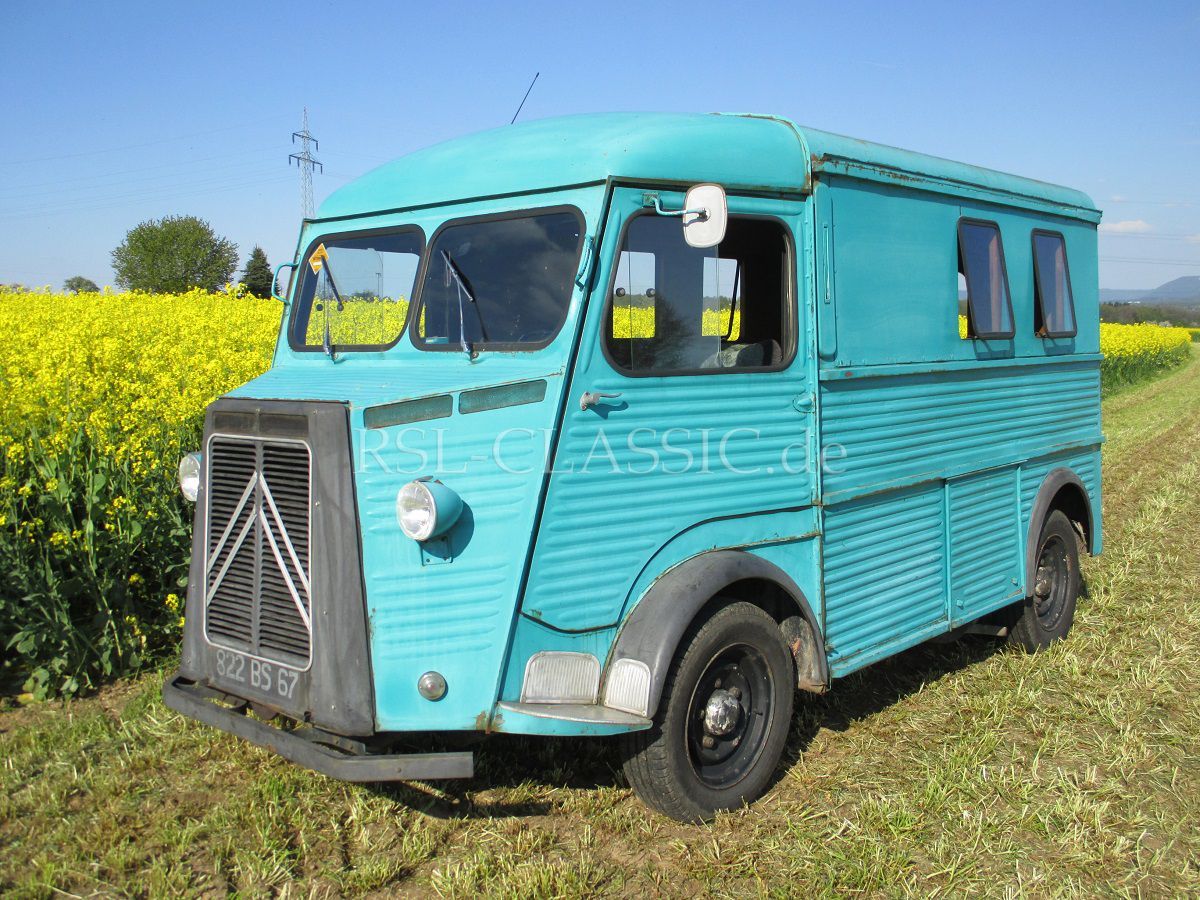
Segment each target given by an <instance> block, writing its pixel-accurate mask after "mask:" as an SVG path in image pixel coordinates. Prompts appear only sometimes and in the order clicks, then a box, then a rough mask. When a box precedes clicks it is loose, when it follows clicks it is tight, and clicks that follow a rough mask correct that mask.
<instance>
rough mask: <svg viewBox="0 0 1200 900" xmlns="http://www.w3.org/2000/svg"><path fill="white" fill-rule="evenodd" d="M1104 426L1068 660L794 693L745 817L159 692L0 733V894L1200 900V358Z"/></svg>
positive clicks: (931, 663)
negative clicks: (396, 750) (771, 768)
mask: <svg viewBox="0 0 1200 900" xmlns="http://www.w3.org/2000/svg"><path fill="white" fill-rule="evenodd" d="M1104 416H1105V431H1106V433H1107V435H1108V438H1109V441H1108V444H1107V446H1106V447H1105V451H1104V456H1105V473H1104V490H1105V496H1104V502H1105V517H1106V520H1105V554H1104V556H1103V557H1102V558H1100V559H1098V560H1093V561H1090V562H1089V564H1088V565H1087V567H1086V575H1087V580H1088V585H1089V596H1088V598H1087V599H1086V600H1084V601H1082V604H1081V607H1080V610H1079V613H1078V615H1077V617H1076V622H1075V630H1074V632H1073V634H1072V636H1071V639H1070V640H1069V641H1068V642H1066V643H1065V644H1062V645H1059V646H1058V647H1056V648H1055V649H1053V650H1052V651H1051V652H1049V653H1047V654H1044V655H1042V656H1039V657H1026V656H1023V655H1019V654H1017V653H1013V652H1009V651H1006V650H1003V649H1000V648H999V647H997V646H996V645H995V644H994V643H993V642H990V641H987V640H984V639H968V640H964V641H963V642H960V643H955V644H934V645H927V646H922V647H919V648H916V649H914V650H911V651H909V652H907V653H904V654H902V655H900V656H899V657H896V658H895V659H893V660H890V661H888V662H886V663H883V664H879V665H876V666H873V667H870V668H869V669H867V670H865V671H863V672H861V673H858V674H856V675H854V676H852V677H850V678H848V679H845V680H842V681H840V682H837V683H836V684H835V686H834V688H833V690H832V691H831V692H830V693H829V694H828V695H826V696H824V697H820V698H804V699H802V700H801V701H800V702H799V703H798V704H797V708H796V715H795V721H794V725H793V732H792V737H791V742H790V746H789V751H788V753H787V755H786V758H785V761H784V764H783V766H782V768H781V770H780V773H779V778H778V781H777V783H776V784H775V786H774V788H773V789H772V790H771V791H770V792H769V794H768V795H767V797H766V798H765V799H764V800H762V801H761V802H760V803H758V804H757V805H756V806H754V807H753V808H752V809H750V810H747V811H743V812H739V813H734V814H729V815H724V816H722V817H720V818H719V819H718V820H717V821H716V822H715V823H714V824H713V825H711V826H695V827H693V826H681V825H677V824H675V823H673V822H670V821H667V820H665V819H662V818H660V817H657V816H655V815H653V814H650V813H648V812H647V811H646V810H645V809H644V808H643V807H642V806H641V805H640V804H639V803H638V802H637V801H636V800H635V799H634V798H633V797H632V796H631V794H630V792H629V791H628V790H627V789H626V788H625V787H623V786H622V785H621V783H620V779H619V776H618V775H617V774H616V769H617V759H616V755H615V753H614V748H613V746H612V745H611V744H608V743H606V742H602V741H601V742H585V741H576V740H563V741H560V742H557V743H552V742H540V741H539V742H533V741H526V740H522V739H518V738H511V737H510V738H500V739H496V740H495V741H494V742H491V743H487V744H484V745H483V746H482V748H481V750H480V752H479V756H478V765H479V770H480V773H479V776H478V777H477V778H476V780H475V781H473V782H470V783H462V784H455V785H452V786H450V787H431V786H425V785H400V786H394V787H355V786H348V785H343V784H340V783H337V782H334V781H330V780H328V779H325V778H323V777H321V776H316V775H311V774H309V773H307V772H304V771H302V770H300V769H298V768H295V767H293V766H291V765H289V764H287V763H285V762H282V761H281V760H279V759H276V758H273V757H272V756H270V755H268V754H267V753H264V752H261V751H259V750H257V749H254V748H252V747H249V746H247V745H245V744H243V743H241V742H239V741H237V740H236V739H233V738H229V737H226V736H224V735H222V734H219V733H217V732H214V731H212V730H209V729H207V728H204V727H203V726H200V725H196V724H193V723H191V722H189V721H187V720H184V719H182V718H180V717H179V716H176V715H175V714H173V713H171V712H170V711H168V710H167V709H165V708H164V707H163V705H162V703H161V702H160V700H159V699H158V685H159V681H160V676H158V675H155V676H147V677H143V678H141V679H138V680H136V681H129V682H123V683H120V684H118V685H116V686H113V687H110V688H107V689H105V690H104V691H102V692H101V693H100V694H99V695H96V696H93V697H90V698H88V699H85V700H77V701H74V702H71V703H69V704H66V705H64V704H62V703H58V702H55V703H46V704H38V705H34V706H30V707H27V708H20V709H9V710H6V711H3V712H0V755H2V757H3V759H4V764H3V767H2V768H0V784H2V787H3V791H2V792H0V891H4V892H5V893H12V894H15V895H17V896H52V895H57V894H59V893H63V894H69V895H89V894H94V893H101V894H118V895H124V894H128V895H163V894H172V895H174V894H193V895H196V894H206V895H216V894H222V893H225V892H228V891H238V892H243V893H247V894H251V895H255V894H279V895H287V896H300V895H303V896H316V897H323V896H338V895H363V894H375V895H378V896H384V895H387V896H392V895H397V894H398V895H406V894H407V895H427V894H429V893H431V892H437V893H439V894H443V895H447V896H460V897H465V896H473V895H476V894H478V893H488V894H508V895H511V894H521V895H539V896H562V895H575V894H597V893H598V894H622V893H628V894H633V893H636V894H639V895H644V894H663V895H676V896H677V895H695V894H701V893H705V894H707V893H712V894H715V895H727V896H741V895H745V894H758V893H777V894H792V893H796V892H802V893H805V894H814V895H833V894H839V895H841V894H847V893H866V894H872V895H906V894H918V895H922V896H929V895H950V896H955V895H962V894H964V893H967V892H971V893H980V894H986V895H992V896H1004V897H1011V896H1022V895H1032V896H1047V895H1053V896H1089V897H1090V896H1095V895H1098V894H1099V895H1116V896H1166V895H1183V894H1191V895H1193V896H1194V895H1196V894H1200V833H1198V829H1197V823H1200V604H1198V603H1197V602H1196V599H1197V597H1196V595H1197V586H1198V585H1200V561H1198V560H1200V557H1198V555H1197V553H1196V547H1197V546H1200V491H1198V490H1197V485H1198V484H1200V355H1197V354H1194V355H1193V358H1192V360H1191V361H1190V362H1189V363H1188V364H1187V366H1186V367H1185V368H1182V369H1179V370H1176V371H1175V372H1173V373H1171V374H1169V375H1167V376H1165V377H1163V378H1161V379H1159V380H1157V381H1154V382H1152V383H1149V384H1147V385H1143V386H1141V387H1139V388H1137V389H1134V390H1130V391H1126V392H1125V393H1122V394H1118V395H1117V396H1115V397H1112V398H1110V399H1108V400H1106V401H1105V403H1104Z"/></svg>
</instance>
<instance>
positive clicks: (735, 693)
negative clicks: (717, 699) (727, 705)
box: [729, 687, 742, 700]
mask: <svg viewBox="0 0 1200 900" xmlns="http://www.w3.org/2000/svg"><path fill="white" fill-rule="evenodd" d="M729 696H730V697H732V698H733V699H734V700H741V699H742V692H741V691H740V690H738V689H737V688H735V687H731V688H730V689H729Z"/></svg>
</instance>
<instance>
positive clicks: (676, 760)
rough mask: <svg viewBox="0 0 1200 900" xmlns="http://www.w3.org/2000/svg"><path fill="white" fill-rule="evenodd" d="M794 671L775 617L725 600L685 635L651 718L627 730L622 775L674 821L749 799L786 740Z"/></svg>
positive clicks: (704, 816)
mask: <svg viewBox="0 0 1200 900" xmlns="http://www.w3.org/2000/svg"><path fill="white" fill-rule="evenodd" d="M794 685H795V671H794V662H793V660H792V654H791V651H790V650H789V649H788V646H787V644H786V643H785V641H784V639H783V634H782V632H781V631H780V629H779V625H778V623H776V621H775V620H774V619H772V618H771V617H770V616H769V615H767V614H766V613H765V612H763V611H762V610H761V609H759V608H758V607H757V606H754V605H753V604H750V603H742V602H733V603H731V604H730V605H729V606H726V607H723V608H722V609H720V610H718V611H717V612H716V613H715V614H713V616H712V617H711V618H709V619H708V620H707V621H706V622H704V623H703V624H702V625H700V626H699V628H697V629H694V630H693V631H692V632H691V635H690V637H685V638H684V641H683V642H682V643H681V646H680V651H679V653H678V654H677V655H676V657H675V660H674V662H673V663H672V664H671V670H670V672H669V673H668V675H667V681H666V684H665V685H664V687H663V695H662V700H661V701H660V703H659V708H658V713H657V714H656V715H655V718H654V725H653V726H652V727H651V728H649V729H647V730H646V731H639V732H634V733H632V734H630V735H628V736H627V737H626V738H625V775H626V777H627V778H628V779H629V783H630V785H632V787H633V789H634V791H636V792H637V795H638V797H640V798H641V800H642V802H644V803H645V804H646V805H647V806H649V807H651V808H653V809H656V810H658V811H659V812H661V813H665V814H666V815H668V816H670V817H671V818H673V819H676V820H678V821H681V822H703V821H707V820H708V819H711V818H712V816H713V815H714V814H715V813H716V812H717V811H718V810H724V809H736V808H738V807H740V806H742V805H743V804H746V803H750V802H752V801H754V800H756V799H757V798H758V797H759V796H760V795H761V794H762V792H763V791H764V790H765V789H766V787H767V785H768V784H769V783H770V780H771V776H772V775H773V774H774V772H775V767H776V765H778V763H779V757H780V755H781V754H782V753H783V746H784V743H785V742H786V741H787V735H788V728H789V726H790V724H791V718H792V700H793V695H794Z"/></svg>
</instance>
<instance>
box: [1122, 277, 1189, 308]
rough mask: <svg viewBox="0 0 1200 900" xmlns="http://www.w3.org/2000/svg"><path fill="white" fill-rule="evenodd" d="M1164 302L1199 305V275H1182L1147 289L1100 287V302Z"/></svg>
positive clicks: (1175, 304)
mask: <svg viewBox="0 0 1200 900" xmlns="http://www.w3.org/2000/svg"><path fill="white" fill-rule="evenodd" d="M1131 301H1137V302H1138V303H1164V304H1169V305H1171V306H1186V307H1193V306H1195V307H1200V275H1184V276H1182V277H1180V278H1175V279H1173V280H1172V281H1168V282H1167V283H1166V284H1160V285H1159V286H1158V287H1156V288H1152V289H1151V290H1148V291H1136V290H1123V289H1121V288H1101V289H1100V302H1101V303H1129V302H1131Z"/></svg>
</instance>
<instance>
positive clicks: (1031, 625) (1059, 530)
mask: <svg viewBox="0 0 1200 900" xmlns="http://www.w3.org/2000/svg"><path fill="white" fill-rule="evenodd" d="M1082 589H1083V576H1082V575H1081V574H1080V571H1079V538H1078V536H1077V535H1076V533H1075V529H1074V527H1072V525H1071V521H1070V519H1068V518H1067V517H1066V516H1065V515H1064V514H1063V513H1062V512H1061V511H1059V510H1055V511H1054V512H1052V513H1050V515H1049V516H1047V517H1046V521H1045V522H1044V523H1043V524H1042V533H1041V534H1040V535H1039V537H1038V545H1037V550H1036V552H1035V555H1034V572H1033V583H1032V584H1031V585H1029V596H1028V597H1026V598H1025V602H1024V604H1022V606H1021V607H1020V611H1019V613H1018V615H1017V617H1016V621H1015V623H1014V624H1013V625H1012V627H1011V628H1009V632H1008V640H1009V643H1011V644H1014V645H1016V646H1018V647H1020V648H1021V649H1022V650H1025V651H1026V652H1027V653H1037V652H1038V651H1039V650H1045V649H1046V648H1047V647H1049V646H1050V645H1051V644H1053V643H1054V642H1055V641H1061V640H1062V639H1063V638H1065V637H1066V636H1067V633H1068V632H1069V631H1070V630H1071V623H1072V622H1073V621H1074V619H1075V604H1076V602H1077V601H1078V599H1079V594H1080V593H1081V591H1082Z"/></svg>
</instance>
